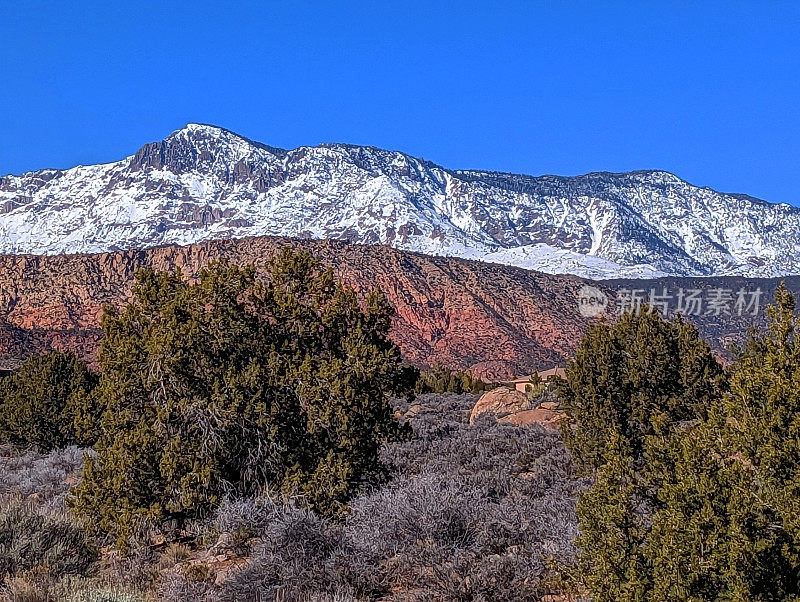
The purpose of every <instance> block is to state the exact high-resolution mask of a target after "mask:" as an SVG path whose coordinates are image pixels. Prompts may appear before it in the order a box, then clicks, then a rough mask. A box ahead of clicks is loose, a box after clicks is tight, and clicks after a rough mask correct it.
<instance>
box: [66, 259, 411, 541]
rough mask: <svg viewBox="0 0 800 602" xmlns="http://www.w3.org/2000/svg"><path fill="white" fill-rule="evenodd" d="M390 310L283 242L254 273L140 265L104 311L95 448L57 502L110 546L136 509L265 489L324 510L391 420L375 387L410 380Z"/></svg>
mask: <svg viewBox="0 0 800 602" xmlns="http://www.w3.org/2000/svg"><path fill="white" fill-rule="evenodd" d="M391 315H392V309H391V307H390V306H389V304H388V303H387V301H386V300H385V298H384V297H383V296H382V295H381V294H380V293H379V292H373V293H371V294H370V295H369V296H368V297H367V299H366V301H365V304H364V306H363V307H361V306H360V305H359V303H358V300H357V298H356V295H355V294H354V293H353V291H352V290H349V289H347V288H345V287H343V286H342V285H340V284H337V283H336V282H335V281H334V278H333V274H332V272H331V271H330V270H322V269H321V268H320V267H319V264H318V262H316V261H315V260H314V259H313V258H311V257H310V256H309V255H308V253H306V252H297V253H295V252H292V251H290V250H284V251H283V252H282V253H281V254H280V255H279V257H277V258H276V259H274V260H273V261H272V262H271V264H270V268H269V274H268V278H267V280H266V282H262V281H259V280H258V279H257V278H256V273H255V270H254V269H253V268H252V267H246V268H238V267H235V266H232V265H229V264H227V263H224V262H219V263H216V264H213V265H211V266H209V267H208V268H206V269H204V270H203V271H202V272H201V274H200V277H199V280H198V282H196V283H194V284H190V283H188V282H187V281H186V280H185V279H184V278H182V276H181V274H180V273H179V272H173V273H169V272H160V273H158V272H154V271H152V270H142V271H141V272H139V273H138V274H137V277H136V285H135V288H134V300H133V302H132V303H130V304H129V305H128V306H127V307H126V308H124V309H123V310H121V311H118V310H115V309H113V308H108V309H107V310H106V312H105V315H104V317H103V320H102V328H103V333H104V337H103V340H102V343H101V347H100V352H99V363H100V366H101V369H102V377H101V379H100V383H99V385H98V388H97V393H96V395H95V399H96V401H97V402H98V403H99V404H100V405H101V407H102V408H103V413H102V418H101V419H100V421H99V423H98V424H96V425H95V426H94V428H95V429H96V430H97V432H98V434H99V439H98V442H97V445H96V446H95V449H96V451H97V456H96V457H95V458H91V457H90V458H87V462H86V466H85V469H84V475H83V479H82V481H81V483H80V484H79V485H78V486H77V487H76V489H75V491H74V495H73V497H72V498H71V499H70V505H71V506H72V507H73V508H74V509H75V510H76V511H77V512H78V513H80V514H83V515H85V516H87V517H90V518H92V519H94V521H95V522H96V524H98V525H99V527H100V528H101V529H103V530H105V531H107V532H110V533H113V534H115V535H117V536H118V543H120V544H121V545H122V544H124V541H125V538H126V537H127V535H128V534H129V533H130V532H131V529H132V528H133V527H134V526H135V525H136V524H137V523H138V522H139V521H141V520H143V519H150V520H156V521H159V520H163V519H167V518H172V519H177V520H179V521H180V520H183V519H185V518H187V517H197V516H202V515H204V514H206V513H207V512H209V511H210V510H211V509H213V507H214V506H216V505H217V504H218V503H219V502H220V501H221V500H222V499H223V498H225V497H226V496H231V495H240V496H241V495H254V494H258V493H262V492H263V491H264V490H265V489H267V488H269V489H271V490H273V491H284V492H289V493H293V494H298V495H304V496H305V497H306V498H307V500H308V502H309V504H310V505H311V506H312V507H314V508H316V509H318V510H320V511H323V512H335V511H337V510H338V509H339V508H341V505H342V504H343V503H344V502H346V501H347V499H348V498H349V497H350V496H351V495H352V494H353V493H354V492H355V491H356V489H357V488H358V487H359V485H360V484H362V483H363V482H364V481H365V480H369V479H375V478H379V474H380V463H379V461H378V449H379V446H380V444H381V442H382V441H384V440H386V439H389V438H392V437H396V436H399V435H400V434H401V429H400V427H399V426H398V424H397V423H396V422H395V421H394V419H393V416H392V413H391V410H390V406H389V403H388V395H389V394H401V393H403V392H405V391H407V390H409V388H410V387H413V382H410V381H409V379H408V375H409V373H408V371H407V370H406V369H405V368H404V367H403V365H402V363H401V360H400V356H399V352H398V350H397V348H396V346H395V345H394V344H392V343H391V342H390V341H389V339H388V338H387V335H388V331H389V327H390V321H391Z"/></svg>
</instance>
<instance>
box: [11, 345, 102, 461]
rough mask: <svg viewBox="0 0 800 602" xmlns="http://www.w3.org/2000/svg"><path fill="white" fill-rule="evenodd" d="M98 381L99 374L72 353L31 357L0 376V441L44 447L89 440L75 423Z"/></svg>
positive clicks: (53, 353)
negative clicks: (15, 369)
mask: <svg viewBox="0 0 800 602" xmlns="http://www.w3.org/2000/svg"><path fill="white" fill-rule="evenodd" d="M96 384H97V375H96V374H94V373H92V372H91V371H90V370H89V368H88V367H87V365H86V363H85V362H83V361H82V360H80V359H78V358H77V357H76V356H75V355H74V354H72V353H59V352H52V353H46V354H44V355H41V356H37V357H33V358H31V359H29V360H28V361H26V362H25V363H24V364H23V365H22V366H20V368H19V369H18V370H17V371H16V372H14V373H13V374H12V375H10V376H7V377H6V378H3V379H0V441H5V442H10V443H22V444H34V445H37V446H39V447H41V448H43V449H53V448H56V447H64V446H65V445H74V444H83V445H90V444H91V443H92V442H93V441H92V440H91V439H85V438H84V437H83V436H82V435H81V429H80V427H77V426H76V425H77V423H78V422H79V421H80V419H81V418H80V417H81V416H82V415H83V410H82V408H83V406H84V404H85V399H86V398H87V396H89V395H90V393H91V391H92V389H93V388H94V387H95V385H96Z"/></svg>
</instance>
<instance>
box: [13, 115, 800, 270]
mask: <svg viewBox="0 0 800 602" xmlns="http://www.w3.org/2000/svg"><path fill="white" fill-rule="evenodd" d="M265 235H266V236H282V237H295V238H310V239H333V240H341V241H347V242H356V243H365V244H379V245H388V246H391V247H395V248H397V249H402V250H409V251H418V252H422V253H425V254H428V255H435V256H449V257H456V258H463V259H477V260H481V261H485V262H493V263H500V264H505V265H509V266H517V267H523V268H528V269H534V270H538V271H542V272H547V273H551V274H575V275H578V276H582V277H585V278H592V279H607V278H656V277H663V276H728V275H730V276H744V277H762V278H770V277H778V276H783V275H789V274H800V209H798V208H795V207H792V206H790V205H786V204H780V205H777V204H770V203H767V202H765V201H762V200H759V199H755V198H753V197H749V196H746V195H740V194H725V193H720V192H716V191H713V190H711V189H709V188H701V187H697V186H693V185H691V184H689V183H687V182H684V181H683V180H681V179H679V178H678V177H676V176H674V175H672V174H670V173H667V172H664V171H636V172H630V173H622V174H613V173H591V174H587V175H583V176H576V177H558V176H539V177H534V176H525V175H516V174H508V173H497V172H489V171H479V170H452V169H447V168H444V167H441V166H438V165H436V164H433V163H431V162H429V161H424V160H422V159H418V158H414V157H411V156H409V155H407V154H405V153H401V152H395V151H386V150H381V149H378V148H374V147H364V146H353V145H345V144H323V145H320V146H316V147H300V148H296V149H293V150H284V149H280V148H275V147H270V146H267V145H264V144H260V143H257V142H253V141H251V140H248V139H247V138H244V137H242V136H239V135H237V134H234V133H232V132H230V131H228V130H225V129H222V128H219V127H214V126H210V125H201V124H189V125H187V126H186V127H184V128H182V129H180V130H177V131H175V132H173V133H172V134H170V135H169V136H168V137H167V138H165V139H164V140H162V141H161V142H153V143H150V144H146V145H145V146H143V147H141V148H140V149H139V150H138V151H137V152H136V153H135V154H133V155H131V156H129V157H127V158H125V159H122V160H120V161H116V162H113V163H107V164H102V165H92V166H79V167H75V168H72V169H66V170H57V169H44V170H40V171H35V172H29V173H25V174H22V175H17V176H14V175H10V176H6V177H2V178H0V254H14V255H18V254H39V255H57V254H65V253H103V252H113V251H124V250H134V249H147V248H152V247H157V246H159V245H168V244H178V245H187V244H196V243H200V242H203V241H210V240H219V239H239V238H244V237H249V236H265Z"/></svg>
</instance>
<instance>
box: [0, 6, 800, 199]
mask: <svg viewBox="0 0 800 602" xmlns="http://www.w3.org/2000/svg"><path fill="white" fill-rule="evenodd" d="M193 121H198V122H205V123H213V124H216V125H220V126H223V127H226V128H229V129H231V130H234V131H236V132H239V133H241V134H243V135H245V136H247V137H249V138H253V139H255V140H259V141H261V142H264V143H267V144H271V145H273V146H282V147H287V148H292V147H296V146H300V145H314V144H318V143H320V142H351V143H355V144H371V145H375V146H380V147H384V148H391V149H399V150H403V151H406V152H408V153H410V154H413V155H416V156H423V157H424V158H426V159H430V160H432V161H435V162H437V163H440V164H442V165H445V166H447V167H451V168H485V169H493V170H501V171H512V172H520V173H529V174H544V173H555V174H563V175H573V174H579V173H585V172H589V171H600V170H607V171H627V170H633V169H648V168H659V169H666V170H669V171H672V172H674V173H676V174H677V175H679V176H680V177H682V178H684V179H687V180H689V181H691V182H693V183H695V184H700V185H707V186H711V187H713V188H716V189H718V190H723V191H730V192H745V193H748V194H752V195H754V196H759V197H762V198H765V199H767V200H769V201H773V202H791V203H794V204H800V187H799V186H798V185H800V142H799V140H800V3H797V2H774V1H766V0H764V1H761V2H755V1H754V2H718V3H717V2H714V3H712V2H669V3H666V2H665V3H660V2H651V1H644V0H641V1H639V0H636V1H634V0H632V1H630V2H616V3H613V2H598V1H594V2H580V1H566V0H565V1H564V2H555V1H553V2H542V3H538V2H490V1H486V2H470V1H468V0H462V1H460V2H450V3H440V2H416V1H409V2H392V3H386V2H380V1H378V2H374V1H373V2H363V3H362V2H334V1H331V2H314V3H309V2H299V1H291V2H288V1H281V2H263V1H262V2H208V1H203V0H194V1H193V2H147V1H141V2H108V1H107V0H106V1H104V2H80V1H79V0H76V1H75V2H61V1H51V2H41V1H40V2H36V1H30V2H24V1H23V2H3V6H2V7H0V173H2V174H5V173H20V172H23V171H27V170H33V169H38V168H42V167H71V166H73V165H76V164H89V163H97V162H106V161H111V160H116V159H119V158H121V157H123V156H126V155H128V154H132V153H133V152H134V151H135V150H136V149H137V148H138V147H139V146H141V145H142V144H144V143H146V142H149V141H152V140H160V139H162V138H164V137H165V136H166V135H168V134H169V132H171V131H172V130H174V129H177V128H179V127H181V126H182V125H184V124H185V123H187V122H193Z"/></svg>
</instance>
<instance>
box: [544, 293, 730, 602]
mask: <svg viewBox="0 0 800 602" xmlns="http://www.w3.org/2000/svg"><path fill="white" fill-rule="evenodd" d="M721 374H722V369H721V367H720V366H719V364H718V363H717V361H716V360H715V359H714V357H713V355H712V354H711V350H710V348H709V346H708V345H707V344H706V343H705V342H704V341H702V340H701V339H700V338H699V336H698V333H697V330H696V329H695V328H694V327H692V326H691V325H689V324H687V323H685V322H683V321H682V320H680V319H676V320H675V321H674V322H668V321H666V320H664V319H663V318H662V317H661V316H660V315H659V314H658V313H656V312H651V311H647V310H646V309H645V311H641V312H638V313H627V314H625V315H623V316H622V318H621V319H620V321H619V322H618V323H617V324H614V325H609V324H606V323H599V324H597V325H594V326H593V327H591V328H590V330H589V332H588V333H587V335H586V337H585V338H584V339H583V341H582V342H581V345H580V346H579V348H578V351H577V353H576V356H575V359H574V361H572V362H570V363H569V365H568V367H567V370H566V379H565V382H564V383H562V386H561V388H560V391H559V395H560V397H561V401H562V405H563V407H564V409H565V411H566V413H567V418H566V419H565V420H564V421H563V422H562V433H563V437H564V440H565V442H566V444H567V446H568V448H569V449H570V452H571V454H572V457H573V459H574V461H575V462H576V464H577V465H578V467H579V468H580V469H582V470H583V471H584V473H585V474H588V475H592V476H594V477H595V482H594V485H593V486H592V487H591V488H590V489H589V490H588V491H586V492H584V493H583V494H582V495H581V496H580V499H579V502H578V515H579V519H580V526H581V535H580V539H579V541H578V544H579V548H580V549H581V551H582V554H581V565H582V566H581V568H582V572H583V576H584V577H583V578H584V581H585V584H586V586H587V587H588V589H589V592H590V593H591V594H592V595H593V596H594V599H595V600H597V601H604V600H608V601H611V600H642V599H644V598H643V596H644V594H645V592H646V591H647V590H649V589H650V588H651V575H650V569H649V560H648V557H647V549H646V544H647V536H648V532H649V526H650V521H651V515H652V512H653V510H654V508H656V507H657V506H658V503H659V502H658V499H657V497H656V495H655V488H654V483H653V480H652V474H651V472H652V471H651V469H650V465H649V459H648V454H647V445H648V439H649V438H651V437H654V436H656V435H659V436H662V437H663V436H666V435H668V434H669V433H672V432H674V431H675V429H676V428H678V426H679V425H680V424H682V423H685V422H686V421H691V420H695V419H697V418H699V417H702V416H704V415H705V412H706V411H707V409H708V407H709V406H710V404H711V401H712V400H713V399H714V398H716V397H717V395H718V392H719V387H720V380H721Z"/></svg>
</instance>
